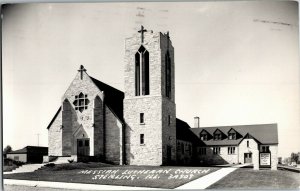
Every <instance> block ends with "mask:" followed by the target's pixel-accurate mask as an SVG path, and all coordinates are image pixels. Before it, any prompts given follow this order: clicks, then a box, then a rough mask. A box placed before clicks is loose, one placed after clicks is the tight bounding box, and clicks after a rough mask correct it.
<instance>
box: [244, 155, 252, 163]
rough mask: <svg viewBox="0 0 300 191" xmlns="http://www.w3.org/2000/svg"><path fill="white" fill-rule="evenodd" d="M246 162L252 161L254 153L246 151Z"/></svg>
mask: <svg viewBox="0 0 300 191" xmlns="http://www.w3.org/2000/svg"><path fill="white" fill-rule="evenodd" d="M244 163H252V153H244Z"/></svg>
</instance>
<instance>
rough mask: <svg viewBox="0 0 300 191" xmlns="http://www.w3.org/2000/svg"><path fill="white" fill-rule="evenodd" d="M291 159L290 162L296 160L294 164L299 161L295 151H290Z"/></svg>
mask: <svg viewBox="0 0 300 191" xmlns="http://www.w3.org/2000/svg"><path fill="white" fill-rule="evenodd" d="M291 160H292V162H296V164H297V163H298V161H299V155H298V154H297V153H292V154H291Z"/></svg>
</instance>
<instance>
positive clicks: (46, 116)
mask: <svg viewBox="0 0 300 191" xmlns="http://www.w3.org/2000/svg"><path fill="white" fill-rule="evenodd" d="M298 23H299V21H298V5H297V3H296V2H280V1H275V2H274V1H272V2H270V1H264V2H263V1H259V2H237V1H235V2H189V3H183V2H169V3H159V2H156V3H93V4H92V3H77V4H76V3H73V4H62V3H60V4H48V3H43V4H15V5H8V6H5V7H4V8H3V32H2V36H3V39H2V43H3V58H2V61H3V62H2V67H3V118H4V120H3V125H4V127H3V145H4V146H6V145H11V146H12V148H13V149H20V148H23V147H24V146H27V145H40V146H48V131H47V129H46V128H47V126H48V124H49V123H50V121H51V119H52V118H53V116H54V114H55V113H56V111H57V109H58V108H59V106H60V104H61V97H62V96H63V94H64V92H65V91H66V89H67V88H68V86H69V84H70V83H71V81H72V80H73V79H74V77H75V75H76V73H77V70H78V69H79V66H80V65H84V67H85V68H86V69H87V73H88V74H89V75H90V76H92V77H94V78H97V79H98V80H100V81H103V82H105V83H107V84H109V85H111V86H113V87H116V88H118V89H120V90H124V66H125V65H124V55H125V50H124V42H125V38H127V37H130V36H131V35H133V34H134V33H137V31H138V30H139V29H140V27H141V25H143V26H144V27H145V28H146V29H148V30H153V31H154V32H159V31H160V32H164V33H165V32H167V31H169V33H170V39H171V41H172V44H173V46H174V48H175V58H174V60H175V88H176V89H175V101H176V115H177V118H180V119H182V120H184V121H186V122H188V123H189V124H190V126H193V118H194V117H195V116H199V117H200V126H202V127H207V126H226V125H247V124H265V123H277V124H278V135H279V150H278V156H283V157H286V156H289V155H290V153H291V152H299V151H300V144H299V143H300V141H299V137H300V103H299V102H300V84H299V82H300V81H299V80H300V77H299V76H300V74H299V71H300V70H299V69H300V68H299V31H298V28H299V24H298Z"/></svg>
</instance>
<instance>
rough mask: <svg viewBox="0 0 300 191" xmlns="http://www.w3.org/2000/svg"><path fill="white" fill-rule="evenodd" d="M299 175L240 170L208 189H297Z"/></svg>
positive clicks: (282, 172)
mask: <svg viewBox="0 0 300 191" xmlns="http://www.w3.org/2000/svg"><path fill="white" fill-rule="evenodd" d="M299 186H300V173H296V172H290V171H283V170H277V171H271V170H259V171H255V170H253V169H250V168H240V169H237V170H236V171H234V172H232V173H231V174H229V175H228V176H226V177H224V178H223V179H221V180H220V181H218V182H216V183H215V184H213V185H211V186H210V187H208V189H298V188H299Z"/></svg>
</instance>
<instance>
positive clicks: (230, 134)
mask: <svg viewBox="0 0 300 191" xmlns="http://www.w3.org/2000/svg"><path fill="white" fill-rule="evenodd" d="M228 139H229V140H235V139H236V133H228Z"/></svg>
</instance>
